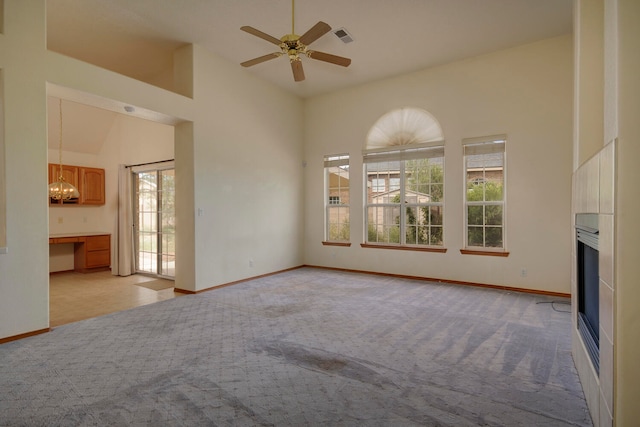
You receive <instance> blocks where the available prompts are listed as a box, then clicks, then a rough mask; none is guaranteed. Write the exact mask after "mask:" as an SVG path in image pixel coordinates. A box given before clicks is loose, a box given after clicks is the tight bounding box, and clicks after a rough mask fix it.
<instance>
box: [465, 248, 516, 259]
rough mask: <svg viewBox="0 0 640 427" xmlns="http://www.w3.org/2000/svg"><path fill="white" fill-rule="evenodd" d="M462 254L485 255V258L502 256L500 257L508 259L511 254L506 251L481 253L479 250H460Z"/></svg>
mask: <svg viewBox="0 0 640 427" xmlns="http://www.w3.org/2000/svg"><path fill="white" fill-rule="evenodd" d="M460 253H461V254H462V255H485V256H500V257H508V256H509V252H506V251H501V252H497V251H481V250H477V249H460Z"/></svg>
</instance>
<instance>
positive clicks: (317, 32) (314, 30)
mask: <svg viewBox="0 0 640 427" xmlns="http://www.w3.org/2000/svg"><path fill="white" fill-rule="evenodd" d="M329 31H331V27H330V26H329V24H327V23H325V22H322V21H320V22H318V23H317V24H316V25H314V26H313V27H311V28H310V29H309V31H307V32H306V33H304V34H303V35H302V36H301V37H300V43H302V44H303V45H305V46H309V45H310V44H311V43H313V42H314V41H316V40H318V39H319V38H320V37H322V36H324V35H325V34H327V33H328V32H329Z"/></svg>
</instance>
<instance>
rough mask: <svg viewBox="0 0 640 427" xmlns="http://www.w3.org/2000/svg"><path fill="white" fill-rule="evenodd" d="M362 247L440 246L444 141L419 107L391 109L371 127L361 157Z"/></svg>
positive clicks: (439, 131) (429, 116) (440, 133)
mask: <svg viewBox="0 0 640 427" xmlns="http://www.w3.org/2000/svg"><path fill="white" fill-rule="evenodd" d="M363 162H364V173H365V182H366V184H367V187H366V209H365V211H366V214H365V224H366V227H367V233H366V240H365V244H364V246H368V245H371V246H374V245H375V246H389V245H392V246H406V247H415V248H418V247H423V248H424V247H429V246H431V247H435V249H439V250H442V247H443V242H444V233H443V225H444V224H443V212H444V138H443V135H442V129H441V128H440V124H439V123H438V121H437V120H436V119H435V118H434V117H433V116H432V115H431V114H429V113H428V112H427V111H424V110H421V109H418V108H401V109H398V110H393V111H391V112H389V113H387V114H385V115H384V116H382V117H381V118H380V119H378V120H377V121H376V123H375V124H374V125H373V126H372V127H371V129H370V131H369V134H368V135H367V142H366V149H365V150H364V156H363Z"/></svg>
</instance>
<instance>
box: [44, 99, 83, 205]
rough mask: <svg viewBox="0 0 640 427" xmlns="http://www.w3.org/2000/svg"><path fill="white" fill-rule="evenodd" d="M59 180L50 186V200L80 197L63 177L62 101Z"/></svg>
mask: <svg viewBox="0 0 640 427" xmlns="http://www.w3.org/2000/svg"><path fill="white" fill-rule="evenodd" d="M58 163H59V165H60V166H59V169H58V180H57V181H55V182H52V183H51V184H49V198H51V199H53V200H69V199H77V198H78V197H80V192H78V189H77V188H76V187H74V186H73V184H71V183H68V182H67V181H65V180H64V177H63V176H62V99H60V141H59V143H58Z"/></svg>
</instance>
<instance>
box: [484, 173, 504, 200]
mask: <svg viewBox="0 0 640 427" xmlns="http://www.w3.org/2000/svg"><path fill="white" fill-rule="evenodd" d="M484 185H485V200H486V201H492V202H493V201H498V200H502V177H500V179H499V180H496V181H487V182H486V183H485V184H484Z"/></svg>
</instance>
